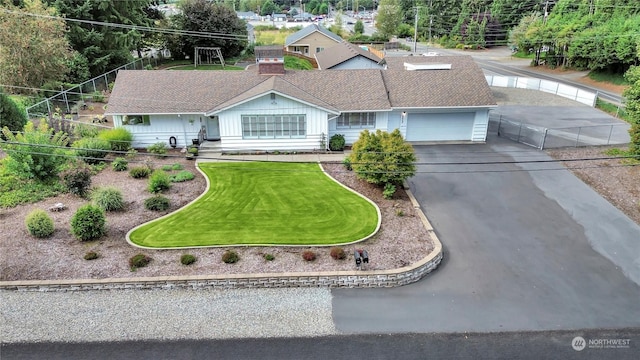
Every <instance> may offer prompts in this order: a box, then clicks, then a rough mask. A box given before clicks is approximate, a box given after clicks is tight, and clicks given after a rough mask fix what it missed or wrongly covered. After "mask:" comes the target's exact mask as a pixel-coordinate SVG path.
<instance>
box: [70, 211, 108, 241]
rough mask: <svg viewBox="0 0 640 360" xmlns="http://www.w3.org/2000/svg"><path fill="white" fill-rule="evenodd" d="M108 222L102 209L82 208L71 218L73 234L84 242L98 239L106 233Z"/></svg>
mask: <svg viewBox="0 0 640 360" xmlns="http://www.w3.org/2000/svg"><path fill="white" fill-rule="evenodd" d="M105 224H106V220H105V216H104V211H102V209H101V208H99V207H97V206H95V205H91V204H87V205H84V206H81V207H80V208H79V209H78V211H76V213H75V214H73V217H72V218H71V233H72V234H73V235H75V236H76V237H77V238H78V239H80V240H82V241H88V240H93V239H97V238H99V237H100V236H102V235H104V233H105V232H106V226H105Z"/></svg>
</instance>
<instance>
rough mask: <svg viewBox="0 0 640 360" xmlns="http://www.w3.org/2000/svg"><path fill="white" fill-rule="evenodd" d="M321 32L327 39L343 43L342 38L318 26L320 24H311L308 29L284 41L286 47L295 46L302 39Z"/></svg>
mask: <svg viewBox="0 0 640 360" xmlns="http://www.w3.org/2000/svg"><path fill="white" fill-rule="evenodd" d="M316 31H318V32H320V33H321V34H323V35H325V36H326V37H328V38H330V39H333V40H335V41H336V42H342V38H341V37H340V36H338V35H336V34H334V33H332V32H331V31H329V30H327V29H326V28H324V27H322V26H320V25H318V24H311V25H309V26H307V27H305V28H304V29H302V30H300V31H298V32H295V33H293V34H291V35H289V36H287V38H286V39H285V40H284V46H289V45H291V44H294V43H296V42H298V41H299V40H301V39H304V38H305V37H307V36H309V35H311V34H312V33H314V32H316Z"/></svg>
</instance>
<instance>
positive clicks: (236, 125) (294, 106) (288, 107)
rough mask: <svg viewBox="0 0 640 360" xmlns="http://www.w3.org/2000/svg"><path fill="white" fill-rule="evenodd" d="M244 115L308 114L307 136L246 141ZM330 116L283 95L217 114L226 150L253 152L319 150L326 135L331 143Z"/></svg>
mask: <svg viewBox="0 0 640 360" xmlns="http://www.w3.org/2000/svg"><path fill="white" fill-rule="evenodd" d="M243 115H305V119H306V122H307V124H306V126H307V129H306V130H307V134H306V136H304V137H291V138H267V139H245V138H243V135H242V116H243ZM329 116H332V115H331V114H330V113H328V112H326V111H324V110H322V109H319V108H317V107H313V106H311V105H307V104H304V103H301V102H298V101H295V100H292V99H289V98H286V97H283V96H280V95H277V96H276V97H275V99H271V96H270V95H265V96H262V97H260V98H257V99H254V100H251V101H248V102H246V103H243V104H240V105H238V106H235V107H233V108H231V109H229V110H225V111H222V112H220V113H219V114H218V117H219V119H220V120H219V122H220V145H221V148H222V150H223V151H250V150H264V151H269V150H280V151H296V150H300V151H302V150H317V149H320V141H321V138H322V134H324V136H325V139H326V142H327V143H328V141H329V140H328V139H329V136H328V133H329V130H328V126H327V119H328V117H329Z"/></svg>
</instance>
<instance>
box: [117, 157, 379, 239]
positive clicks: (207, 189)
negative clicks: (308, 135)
mask: <svg viewBox="0 0 640 360" xmlns="http://www.w3.org/2000/svg"><path fill="white" fill-rule="evenodd" d="M317 164H318V166H319V167H320V170H321V171H322V173H323V174H324V175H325V176H327V177H328V178H329V179H331V180H333V182H335V183H337V184H338V185H340V186H342V187H343V188H345V189H347V190H349V191H350V192H352V193H354V194H356V195H358V196H359V197H361V198H362V199H364V200H366V201H367V202H368V203H370V204H371V205H373V207H374V209H376V214H377V215H378V224H377V225H376V228H375V230H373V232H372V233H371V234H369V235H367V236H365V237H363V238H361V239H358V240H354V241H349V242H345V243H335V244H330V245H315V244H305V245H282V244H267V243H261V244H226V245H202V246H177V247H150V246H144V245H139V244H136V243H134V242H133V241H131V238H130V235H131V233H133V232H134V231H135V230H137V229H138V228H141V227H143V226H146V225H147V224H151V223H154V222H156V221H160V220H162V219H164V218H165V217H169V216H171V215H173V214H175V213H177V212H179V211H182V210H183V209H185V208H186V207H188V206H190V205H191V204H193V203H195V202H196V201H198V200H200V198H202V197H203V196H205V195H206V194H207V193H208V192H209V188H210V187H211V183H210V181H209V177H208V176H207V174H205V172H204V171H202V170H201V169H200V165H199V163H196V170H198V172H199V173H200V174H202V176H204V178H205V181H206V184H207V186H206V187H205V189H204V191H203V192H202V194H200V195H198V197H196V198H195V199H193V200H192V201H190V202H189V203H187V204H185V205H184V206H182V207H181V208H179V209H176V210H175V211H172V212H170V213H168V214H165V215H162V216H161V217H159V218H156V219H153V220H150V221H147V222H145V223H142V224H140V225H137V226H135V227H134V228H133V229H131V230H129V231H128V232H127V234H126V235H125V239H126V241H127V243H129V245H131V246H134V247H137V248H140V249H147V250H183V249H202V248H224V247H243V246H244V247H260V246H264V247H332V246H344V245H351V244H356V243H359V242H362V241H365V240H367V239H369V238H371V237H372V236H374V235H375V234H377V233H378V231H379V230H380V226H381V224H382V214H381V212H380V208H379V207H378V205H377V204H376V203H375V202H373V201H372V200H371V199H369V198H367V197H366V196H364V195H362V194H360V193H359V192H357V191H355V190H353V189H351V188H350V187H348V186H346V185H344V184H342V183H341V182H339V181H338V180H336V179H334V178H333V177H332V176H331V175H329V174H328V173H327V172H326V171H325V170H324V168H323V167H322V164H321V163H320V162H318V163H317Z"/></svg>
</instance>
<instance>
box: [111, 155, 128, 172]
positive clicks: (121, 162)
mask: <svg viewBox="0 0 640 360" xmlns="http://www.w3.org/2000/svg"><path fill="white" fill-rule="evenodd" d="M128 165H129V162H128V161H127V159H125V158H123V157H117V158H115V159H114V160H113V162H112V163H111V167H112V168H113V171H126V170H127V167H128Z"/></svg>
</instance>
